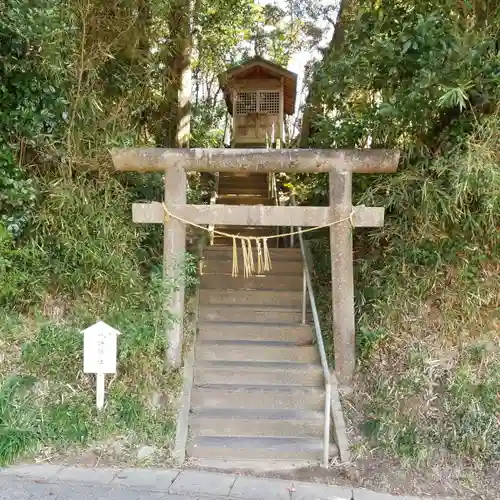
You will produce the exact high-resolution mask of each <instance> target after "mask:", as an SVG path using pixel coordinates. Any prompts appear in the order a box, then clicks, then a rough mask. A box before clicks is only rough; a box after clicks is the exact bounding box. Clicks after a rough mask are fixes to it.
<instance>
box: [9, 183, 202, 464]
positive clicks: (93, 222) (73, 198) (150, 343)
mask: <svg viewBox="0 0 500 500" xmlns="http://www.w3.org/2000/svg"><path fill="white" fill-rule="evenodd" d="M42 200H43V201H42V202H41V203H40V204H39V205H38V211H37V213H36V214H35V215H34V217H33V220H32V225H33V228H34V231H33V232H32V233H31V234H32V236H31V237H29V238H26V239H25V240H24V241H22V242H13V241H11V240H9V237H8V235H6V234H5V233H3V237H2V238H0V242H1V243H2V245H1V247H0V249H1V250H2V252H1V253H0V255H1V256H2V259H1V260H0V267H1V266H3V267H2V271H3V273H2V281H3V282H4V283H5V284H6V286H5V287H3V289H2V292H0V306H1V307H0V315H1V317H2V319H3V322H2V324H1V325H0V352H1V353H2V354H1V363H0V464H1V465H4V464H9V463H12V462H13V461H16V460H19V459H23V458H34V457H42V458H47V457H50V458H53V457H58V456H64V455H66V454H68V453H70V454H76V455H79V454H80V455H81V454H83V453H85V452H86V450H87V451H88V450H92V449H99V450H100V451H99V453H104V454H107V453H109V454H110V455H111V454H113V453H115V451H113V450H116V449H117V447H118V448H119V449H120V452H119V457H117V459H118V460H120V461H132V462H134V461H136V460H137V458H136V453H137V449H138V448H140V447H141V446H145V445H149V446H153V447H155V448H156V449H157V454H156V456H155V457H154V459H158V460H167V461H168V459H169V451H170V443H171V441H172V437H173V433H174V430H175V417H176V415H175V402H176V397H177V394H178V391H179V389H180V386H181V374H180V373H179V372H178V371H176V370H167V369H166V368H165V365H164V359H165V348H166V336H165V333H164V332H165V325H166V322H168V323H173V322H174V321H177V319H176V318H173V317H171V316H168V314H167V316H165V315H164V301H165V299H166V297H167V296H168V294H169V293H170V292H171V291H172V290H173V289H174V288H175V287H176V286H177V285H178V284H176V283H165V281H164V280H163V277H162V268H161V266H160V265H159V257H158V248H161V234H160V233H158V231H156V230H155V229H151V230H150V228H147V227H146V228H137V227H136V226H134V225H133V224H132V222H131V221H130V214H129V209H130V204H129V202H130V200H129V197H128V194H127V193H126V191H124V190H123V189H122V188H121V186H120V185H119V184H118V183H117V182H116V181H115V180H113V179H110V178H108V179H107V180H106V182H104V181H99V180H96V179H92V178H89V179H86V178H84V177H83V176H82V178H80V179H79V182H78V183H72V182H70V181H64V182H63V181H59V182H57V183H47V184H46V185H45V186H44V196H43V197H42ZM144 241H147V243H148V246H147V248H144V247H143V242H144ZM20 243H21V244H20ZM155 245H156V246H155ZM182 266H183V267H182V273H183V275H184V280H185V283H186V285H187V289H188V298H189V296H190V294H191V295H192V293H193V291H194V290H195V289H196V277H195V274H196V273H195V271H196V265H195V260H194V258H193V257H189V258H188V259H187V260H184V262H183V264H182ZM4 291H7V292H8V293H7V292H4ZM99 319H101V320H103V321H105V322H107V323H109V324H111V325H112V326H113V327H115V328H117V329H118V330H120V331H121V332H122V335H120V337H119V339H118V373H117V374H116V376H111V375H108V376H107V377H106V404H105V408H104V410H103V411H101V412H98V411H97V410H96V408H95V392H94V391H95V378H94V375H89V374H84V373H83V338H82V334H81V330H82V329H84V328H86V327H87V326H89V325H91V324H93V323H94V322H95V321H97V320H99ZM185 320H186V322H185V330H186V337H187V339H186V341H187V342H189V337H190V335H192V326H191V325H190V324H189V315H187V316H186V318H185Z"/></svg>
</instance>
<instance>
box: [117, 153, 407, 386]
mask: <svg viewBox="0 0 500 500" xmlns="http://www.w3.org/2000/svg"><path fill="white" fill-rule="evenodd" d="M112 158H113V163H114V165H115V168H117V169H118V170H120V171H135V172H164V173H165V205H166V207H167V210H168V211H169V212H170V213H171V214H174V215H175V216H177V217H180V218H182V219H185V220H188V221H190V222H193V223H196V224H200V225H209V224H212V225H242V226H246V225H248V226H295V227H297V226H301V227H316V226H324V225H327V224H329V223H331V222H333V221H339V222H338V223H336V224H334V225H331V226H330V247H331V262H332V305H333V338H334V346H335V368H336V372H337V375H338V377H339V381H340V383H341V384H342V385H344V386H346V385H349V384H350V382H351V377H352V374H353V372H354V368H355V359H356V358H355V318H354V284H353V256H352V234H351V229H352V228H351V224H352V225H353V226H356V227H381V226H382V225H383V222H384V208H383V207H365V206H359V207H353V206H352V197H351V194H352V193H351V192H352V174H353V173H383V172H395V171H396V170H397V166H398V162H399V152H398V151H394V150H377V149H358V150H311V149H267V150H266V149H160V148H127V149H115V150H113V151H112ZM192 171H198V172H233V173H234V172H257V173H268V172H287V173H292V172H293V173H297V172H307V173H321V172H328V173H329V178H330V180H329V186H330V187H329V191H330V193H329V194H330V205H329V206H328V207H309V206H307V207H302V206H300V207H299V206H286V207H282V206H262V205H258V206H255V205H254V206H241V205H240V206H237V205H188V204H186V172H192ZM132 214H133V220H134V222H138V223H158V224H162V223H163V224H164V225H165V230H164V273H165V276H166V277H169V278H171V279H176V278H177V277H178V276H177V271H176V268H178V266H176V264H175V263H176V260H177V259H178V258H179V257H180V256H183V255H184V253H185V250H186V228H185V225H184V223H182V222H180V221H179V220H177V219H176V218H174V217H169V218H168V220H167V221H165V213H164V207H163V204H162V203H159V202H153V203H146V204H141V203H136V204H134V205H133V207H132ZM165 306H166V308H168V310H169V311H170V312H171V313H173V314H174V315H176V316H177V317H178V318H179V321H178V322H177V323H176V324H174V325H173V326H169V327H168V331H167V332H166V333H167V335H168V349H167V363H168V365H169V366H171V367H179V366H180V365H181V349H182V341H183V325H182V318H183V314H184V288H183V286H180V287H179V288H178V289H177V291H176V292H175V293H174V294H173V295H172V296H171V297H170V298H169V299H168V303H167V304H165Z"/></svg>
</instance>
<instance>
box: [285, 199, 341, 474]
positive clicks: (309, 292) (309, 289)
mask: <svg viewBox="0 0 500 500" xmlns="http://www.w3.org/2000/svg"><path fill="white" fill-rule="evenodd" d="M291 202H292V205H296V203H295V196H294V195H293V194H292V196H291ZM297 230H298V231H300V230H301V228H300V227H297ZM292 231H293V227H292V229H291V232H292ZM298 238H299V242H300V251H301V253H302V260H303V261H304V267H303V288H302V324H305V322H306V312H307V297H309V304H310V306H311V312H312V317H313V323H314V332H315V333H316V342H317V345H318V349H319V356H320V359H321V366H322V367H323V375H324V377H325V422H324V432H323V466H324V467H325V468H328V465H329V462H330V415H331V399H332V384H331V379H330V369H329V367H328V360H327V357H326V351H325V344H324V342H323V335H322V333H321V325H320V321H319V315H318V308H317V307H316V299H315V297H314V290H313V286H312V279H311V272H310V263H311V257H310V249H309V247H308V245H307V242H305V241H304V237H303V236H302V233H300V232H299V233H298Z"/></svg>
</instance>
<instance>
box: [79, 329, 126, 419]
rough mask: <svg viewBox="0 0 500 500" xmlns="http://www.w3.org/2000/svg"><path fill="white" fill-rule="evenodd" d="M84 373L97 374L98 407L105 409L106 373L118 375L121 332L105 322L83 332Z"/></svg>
mask: <svg viewBox="0 0 500 500" xmlns="http://www.w3.org/2000/svg"><path fill="white" fill-rule="evenodd" d="M82 333H83V371H84V373H95V374H96V406H97V409H98V410H102V408H103V407H104V381H105V376H106V373H116V352H117V349H116V344H117V338H118V335H120V332H119V331H118V330H116V329H114V328H113V327H111V326H109V325H108V324H106V323H104V321H98V322H97V323H96V324H95V325H92V326H89V327H88V328H86V329H85V330H83V332H82Z"/></svg>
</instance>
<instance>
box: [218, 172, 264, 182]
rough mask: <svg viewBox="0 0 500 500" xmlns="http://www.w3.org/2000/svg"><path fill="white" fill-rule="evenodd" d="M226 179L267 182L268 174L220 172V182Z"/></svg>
mask: <svg viewBox="0 0 500 500" xmlns="http://www.w3.org/2000/svg"><path fill="white" fill-rule="evenodd" d="M224 179H264V180H266V181H267V179H268V174H261V173H258V172H234V173H233V172H220V173H219V180H224Z"/></svg>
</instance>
